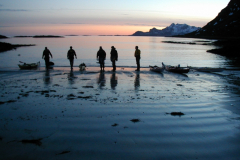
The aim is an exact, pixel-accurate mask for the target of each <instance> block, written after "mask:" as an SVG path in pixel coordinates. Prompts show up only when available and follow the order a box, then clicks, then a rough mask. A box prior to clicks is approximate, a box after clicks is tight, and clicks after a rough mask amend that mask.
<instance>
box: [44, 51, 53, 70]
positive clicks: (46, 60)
mask: <svg viewBox="0 0 240 160" xmlns="http://www.w3.org/2000/svg"><path fill="white" fill-rule="evenodd" d="M50 56H51V57H52V58H53V56H52V54H51V52H50V51H49V49H48V48H47V47H45V49H44V51H43V55H42V59H43V58H44V60H45V65H46V68H47V69H48V67H49V59H50Z"/></svg>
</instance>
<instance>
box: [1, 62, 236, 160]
mask: <svg viewBox="0 0 240 160" xmlns="http://www.w3.org/2000/svg"><path fill="white" fill-rule="evenodd" d="M0 75H1V79H0V84H1V85H0V88H1V92H0V155H1V157H0V159H1V160H16V159H20V160H21V159H24V160H27V159H29V160H30V159H34V160H37V159H39V160H42V159H57V160H61V159H98V160H100V159H104V160H105V159H121V160H122V159H136V160H137V159H151V160H160V159H161V160H162V159H163V160H165V159H166V160H169V159H172V160H183V159H184V160H185V159H191V160H192V159H199V160H202V159H209V160H210V159H211V160H212V159H216V160H220V159H222V160H225V159H231V160H237V159H239V157H240V143H239V142H240V121H239V120H240V108H239V104H240V97H239V95H240V87H239V85H240V83H239V78H240V71H234V70H225V71H223V72H221V73H203V72H195V71H190V72H189V73H188V74H185V75H183V74H176V73H169V72H166V71H165V72H164V73H162V74H161V73H155V72H150V71H149V69H148V68H144V69H142V70H141V71H140V72H135V68H117V71H116V72H112V71H111V68H106V69H105V72H100V71H99V68H95V67H88V68H87V70H86V71H79V69H78V68H74V70H73V71H70V68H54V69H50V70H48V71H47V70H45V69H44V68H41V69H40V70H14V71H0ZM176 112H177V113H178V114H180V113H181V115H175V114H174V113H176Z"/></svg>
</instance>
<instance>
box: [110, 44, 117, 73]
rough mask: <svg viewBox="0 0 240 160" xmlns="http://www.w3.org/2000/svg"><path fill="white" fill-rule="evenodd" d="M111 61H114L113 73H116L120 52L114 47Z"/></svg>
mask: <svg viewBox="0 0 240 160" xmlns="http://www.w3.org/2000/svg"><path fill="white" fill-rule="evenodd" d="M110 60H111V61H112V66H113V71H116V61H117V60H118V52H117V50H116V48H115V47H114V46H112V49H111V52H110Z"/></svg>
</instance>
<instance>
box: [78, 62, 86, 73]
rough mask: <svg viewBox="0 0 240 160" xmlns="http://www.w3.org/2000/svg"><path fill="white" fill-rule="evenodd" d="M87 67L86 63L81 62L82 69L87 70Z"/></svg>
mask: <svg viewBox="0 0 240 160" xmlns="http://www.w3.org/2000/svg"><path fill="white" fill-rule="evenodd" d="M86 67H87V66H86V64H85V63H81V64H80V65H79V68H80V70H81V71H83V70H85V69H86Z"/></svg>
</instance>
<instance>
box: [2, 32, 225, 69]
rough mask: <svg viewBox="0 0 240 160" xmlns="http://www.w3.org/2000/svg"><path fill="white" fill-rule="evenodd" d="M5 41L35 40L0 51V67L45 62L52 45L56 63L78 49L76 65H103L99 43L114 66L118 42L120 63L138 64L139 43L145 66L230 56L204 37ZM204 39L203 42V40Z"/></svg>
mask: <svg viewBox="0 0 240 160" xmlns="http://www.w3.org/2000/svg"><path fill="white" fill-rule="evenodd" d="M0 41H1V42H7V43H11V44H35V46H30V47H19V48H17V49H16V50H11V51H7V52H3V53H0V69H14V68H15V69H17V68H18V66H17V65H18V64H19V61H22V62H26V63H35V62H38V61H40V63H41V66H44V65H45V62H44V60H43V59H42V53H43V50H44V48H45V47H48V48H49V50H50V51H51V53H52V55H53V59H50V61H53V62H54V63H55V67H69V61H68V59H67V52H68V50H69V47H70V46H72V47H73V49H74V50H75V51H76V54H77V59H75V61H74V66H75V67H76V66H79V64H80V63H85V64H86V65H87V66H88V67H91V66H92V67H96V66H99V64H98V63H97V60H96V54H97V51H98V50H99V47H100V46H102V48H103V49H104V50H105V51H106V54H107V57H106V60H105V64H106V66H111V61H110V51H111V46H114V47H115V48H116V49H117V51H118V57H119V58H118V61H117V62H116V65H117V67H136V61H135V57H134V52H135V46H138V47H139V49H140V50H141V62H140V63H141V67H149V65H157V66H161V64H162V62H163V63H165V64H166V65H173V66H177V65H179V64H180V66H183V67H184V66H194V67H228V66H227V65H228V64H227V63H226V58H225V57H223V56H220V55H216V54H212V53H208V52H206V51H207V50H210V49H214V48H216V46H214V45H202V43H203V42H204V41H208V42H211V41H214V40H204V39H193V38H173V37H135V36H65V37H64V38H32V37H27V38H15V37H13V38H9V39H1V40H0ZM163 41H175V42H184V43H190V42H197V44H194V45H191V44H176V43H163ZM199 42H202V43H199Z"/></svg>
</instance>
